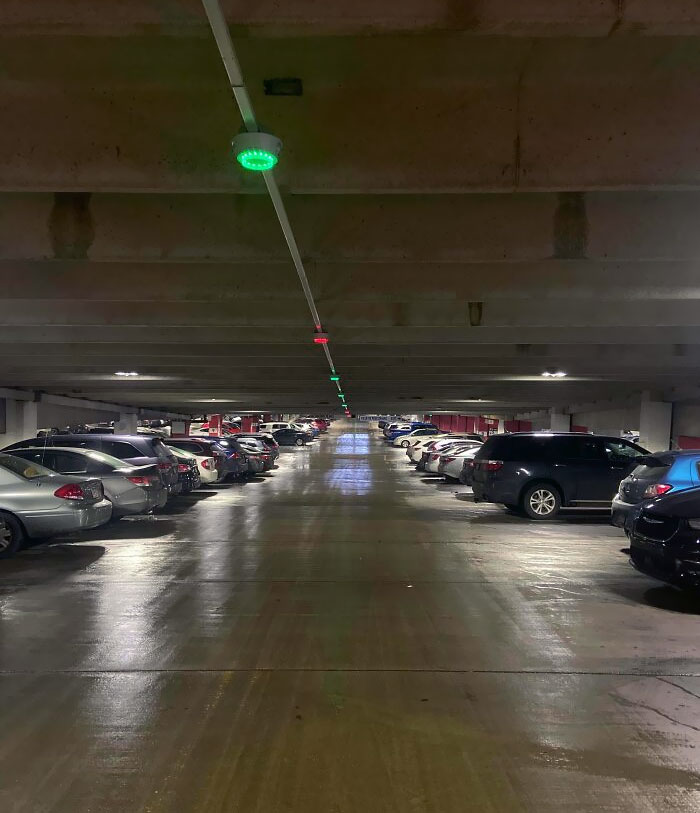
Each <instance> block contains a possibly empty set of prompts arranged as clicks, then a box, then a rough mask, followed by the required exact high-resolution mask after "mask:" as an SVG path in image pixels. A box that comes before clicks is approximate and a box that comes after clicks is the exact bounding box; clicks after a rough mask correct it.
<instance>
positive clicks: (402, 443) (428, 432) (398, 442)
mask: <svg viewBox="0 0 700 813" xmlns="http://www.w3.org/2000/svg"><path fill="white" fill-rule="evenodd" d="M438 434H439V433H438V432H436V431H435V430H434V429H414V430H413V432H409V433H408V434H407V435H399V436H398V437H397V438H394V442H393V444H392V446H399V447H403V448H404V449H408V447H409V446H410V445H411V444H412V443H413V441H414V440H416V438H424V437H426V436H430V437H431V438H434V437H435V436H436V435H438Z"/></svg>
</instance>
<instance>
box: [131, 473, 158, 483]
mask: <svg viewBox="0 0 700 813" xmlns="http://www.w3.org/2000/svg"><path fill="white" fill-rule="evenodd" d="M126 479H127V480H129V481H130V482H132V483H133V484H134V485H135V486H150V485H151V484H152V483H153V480H152V479H151V478H150V477H144V476H143V475H141V474H135V475H134V476H133V477H127V478H126Z"/></svg>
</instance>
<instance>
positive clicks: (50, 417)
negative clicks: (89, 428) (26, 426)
mask: <svg viewBox="0 0 700 813" xmlns="http://www.w3.org/2000/svg"><path fill="white" fill-rule="evenodd" d="M118 419H119V413H118V412H110V411H109V410H104V411H103V410H97V409H85V408H84V407H70V406H64V405H62V404H45V403H40V404H38V409H37V424H38V428H39V429H44V428H46V427H50V426H57V427H59V429H60V428H62V427H64V426H69V425H73V424H78V423H97V422H98V421H113V420H114V421H116V420H118Z"/></svg>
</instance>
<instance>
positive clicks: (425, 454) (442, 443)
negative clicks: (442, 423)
mask: <svg viewBox="0 0 700 813" xmlns="http://www.w3.org/2000/svg"><path fill="white" fill-rule="evenodd" d="M460 443H481V440H478V441H472V440H471V439H470V438H469V437H468V436H464V435H445V436H444V437H441V438H437V439H436V440H434V441H432V442H431V443H426V444H425V445H424V446H423V447H422V451H421V456H420V460H418V462H417V463H416V469H418V471H425V468H426V466H427V464H428V460H429V459H430V455H431V454H435V452H440V453H442V452H446V451H447V450H448V449H450V448H452V447H453V446H456V445H458V444H460Z"/></svg>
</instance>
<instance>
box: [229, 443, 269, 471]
mask: <svg viewBox="0 0 700 813" xmlns="http://www.w3.org/2000/svg"><path fill="white" fill-rule="evenodd" d="M236 442H237V443H239V444H240V445H241V447H242V448H243V449H244V450H245V451H246V452H247V453H249V454H251V455H254V456H257V457H259V458H260V459H261V460H262V463H263V469H262V470H263V471H269V470H270V469H271V468H272V467H273V466H274V464H275V458H274V457H273V456H272V452H270V450H269V449H268V448H267V446H266V445H265V444H264V443H263V442H262V440H260V438H254V437H243V438H238V437H237V438H236ZM253 473H256V472H253Z"/></svg>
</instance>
